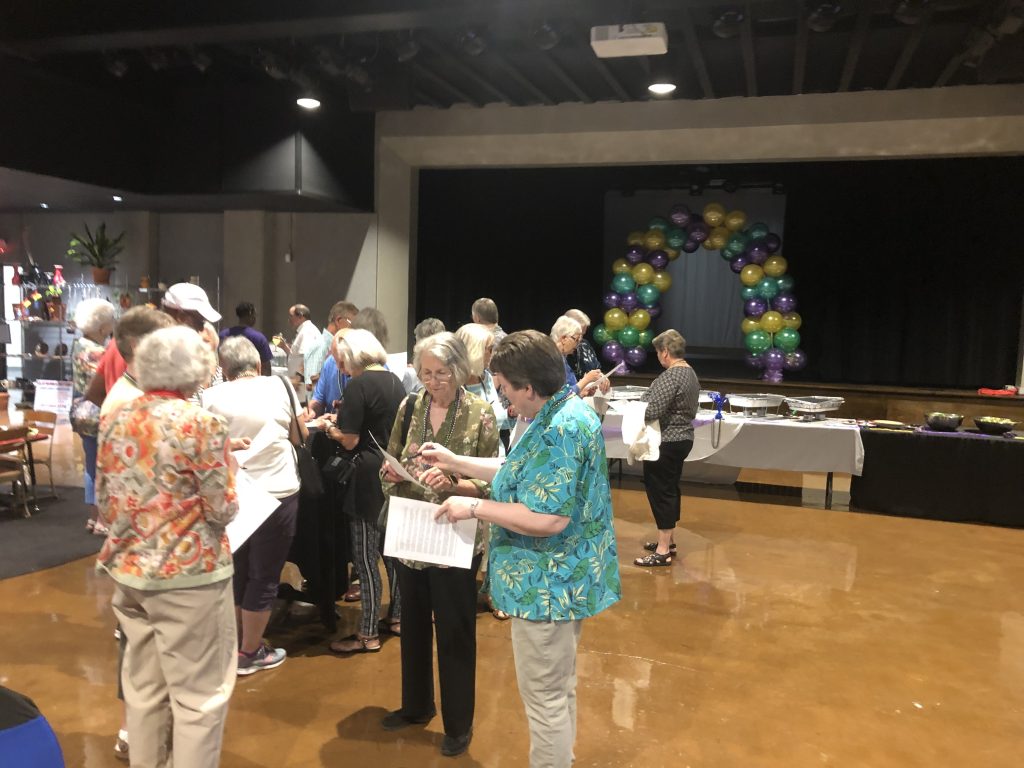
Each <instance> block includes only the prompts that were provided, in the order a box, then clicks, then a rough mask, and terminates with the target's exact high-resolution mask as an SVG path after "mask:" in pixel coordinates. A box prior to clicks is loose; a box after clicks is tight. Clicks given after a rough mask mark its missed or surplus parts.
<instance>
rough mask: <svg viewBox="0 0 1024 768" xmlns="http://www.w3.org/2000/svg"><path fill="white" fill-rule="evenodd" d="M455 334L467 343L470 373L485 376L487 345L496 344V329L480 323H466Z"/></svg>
mask: <svg viewBox="0 0 1024 768" xmlns="http://www.w3.org/2000/svg"><path fill="white" fill-rule="evenodd" d="M455 335H456V336H457V337H458V338H459V340H460V341H461V342H462V343H463V344H465V345H466V359H467V360H468V362H469V375H470V376H477V377H480V376H483V375H484V361H485V360H486V358H487V347H488V346H489V345H492V344H494V331H492V330H491V329H490V328H488V327H487V326H486V325H481V324H480V323H466V324H465V325H463V326H462V327H460V328H459V330H457V331H456V332H455Z"/></svg>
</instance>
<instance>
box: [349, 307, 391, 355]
mask: <svg viewBox="0 0 1024 768" xmlns="http://www.w3.org/2000/svg"><path fill="white" fill-rule="evenodd" d="M352 327H353V328H356V329H362V330H364V331H369V332H370V333H372V334H373V335H374V336H376V337H377V341H379V342H380V345H381V346H382V347H386V346H387V345H388V324H387V321H386V320H385V319H384V313H383V312H381V311H380V310H379V309H377V308H376V307H363V308H362V309H360V310H359V314H357V315H356V316H355V317H354V318H352Z"/></svg>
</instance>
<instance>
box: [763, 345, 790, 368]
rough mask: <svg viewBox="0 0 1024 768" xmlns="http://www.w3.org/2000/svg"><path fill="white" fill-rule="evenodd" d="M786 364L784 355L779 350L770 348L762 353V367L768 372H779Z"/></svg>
mask: <svg viewBox="0 0 1024 768" xmlns="http://www.w3.org/2000/svg"><path fill="white" fill-rule="evenodd" d="M785 364H786V355H785V353H784V352H783V351H782V350H781V349H776V348H775V347H772V348H771V349H769V350H767V351H766V352H765V353H764V367H765V368H767V369H768V370H769V371H781V370H782V366H783V365H785Z"/></svg>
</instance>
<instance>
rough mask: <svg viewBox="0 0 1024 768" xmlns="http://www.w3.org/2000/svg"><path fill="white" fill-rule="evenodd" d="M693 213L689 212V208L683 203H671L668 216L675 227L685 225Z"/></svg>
mask: <svg viewBox="0 0 1024 768" xmlns="http://www.w3.org/2000/svg"><path fill="white" fill-rule="evenodd" d="M692 216H693V214H691V213H690V209H689V208H687V207H686V206H685V205H673V206H672V211H671V212H670V213H669V215H668V218H669V221H671V222H672V223H673V224H675V225H676V226H677V227H685V226H686V225H687V224H689V223H690V218H691V217H692Z"/></svg>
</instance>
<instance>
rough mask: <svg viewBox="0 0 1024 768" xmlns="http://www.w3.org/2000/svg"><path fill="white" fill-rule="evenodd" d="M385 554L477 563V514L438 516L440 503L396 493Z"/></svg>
mask: <svg viewBox="0 0 1024 768" xmlns="http://www.w3.org/2000/svg"><path fill="white" fill-rule="evenodd" d="M388 505H389V506H388V527H387V533H386V534H385V536H384V554H385V555H387V556H388V557H398V558H402V559H403V560H418V561H420V562H423V563H433V564H435V565H448V566H451V567H453V568H469V567H470V566H471V565H472V564H473V548H474V544H475V542H476V524H477V521H476V518H470V519H469V520H459V521H458V522H456V523H449V522H448V521H447V520H446V519H442V520H439V521H438V520H434V515H435V514H436V513H437V510H438V509H439V507H438V505H437V504H430V503H429V502H426V501H417V500H416V499H403V498H401V497H399V496H392V497H391V500H390V501H389V502H388Z"/></svg>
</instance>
